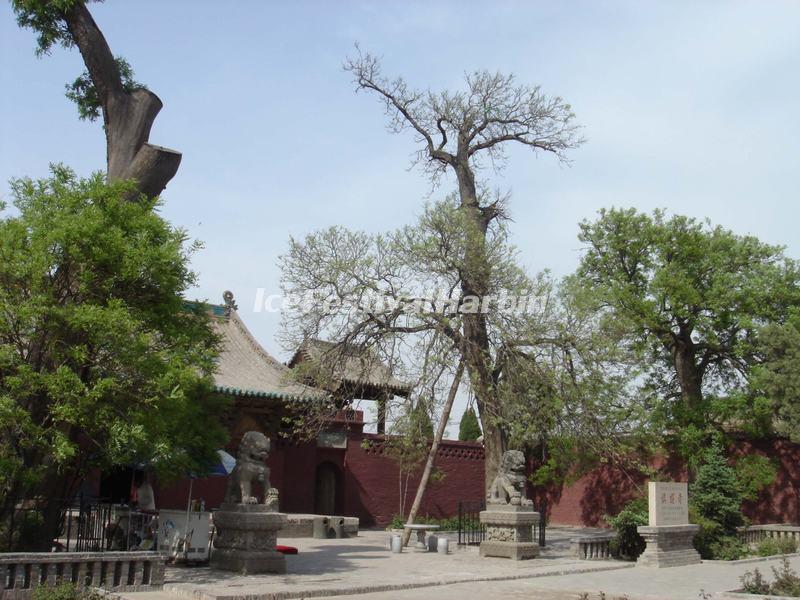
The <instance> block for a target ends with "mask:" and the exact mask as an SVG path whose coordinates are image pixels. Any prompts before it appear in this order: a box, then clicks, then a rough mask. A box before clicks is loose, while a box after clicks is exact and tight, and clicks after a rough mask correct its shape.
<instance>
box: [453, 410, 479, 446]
mask: <svg viewBox="0 0 800 600" xmlns="http://www.w3.org/2000/svg"><path fill="white" fill-rule="evenodd" d="M479 437H481V426H480V424H479V423H478V416H477V415H476V414H475V409H474V408H472V407H471V406H470V407H468V408H467V410H465V411H464V416H463V417H461V423H459V425H458V439H459V440H461V441H464V442H467V441H469V442H474V441H475V440H477V439H478V438H479Z"/></svg>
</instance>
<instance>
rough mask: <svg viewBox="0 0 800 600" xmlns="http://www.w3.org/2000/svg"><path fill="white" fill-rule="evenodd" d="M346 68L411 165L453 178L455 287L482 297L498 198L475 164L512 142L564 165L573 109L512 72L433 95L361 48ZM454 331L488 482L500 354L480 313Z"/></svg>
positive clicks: (469, 78) (496, 448) (501, 442)
mask: <svg viewBox="0 0 800 600" xmlns="http://www.w3.org/2000/svg"><path fill="white" fill-rule="evenodd" d="M344 68H345V70H346V71H348V72H350V73H352V75H353V78H354V82H355V85H356V90H357V91H359V90H364V91H367V92H370V93H374V94H376V95H377V96H378V97H379V99H380V100H381V101H382V102H383V104H384V107H385V110H386V114H387V116H388V117H389V129H390V131H392V132H394V133H399V132H401V131H404V130H407V129H410V130H412V131H413V132H414V134H415V139H416V142H417V143H418V145H419V148H418V151H417V154H416V160H415V164H419V165H420V166H422V167H423V169H424V170H425V172H426V173H427V174H428V175H429V176H430V177H431V180H432V182H433V184H434V185H436V184H437V183H438V181H439V178H440V177H441V176H442V175H443V174H444V173H447V172H448V171H449V172H451V173H453V174H454V175H455V177H456V180H457V183H458V210H459V212H460V213H461V214H462V215H463V217H464V218H463V221H462V222H463V224H464V226H465V237H464V240H465V245H464V256H463V263H462V265H461V267H462V269H461V272H460V277H459V282H458V285H459V286H460V288H461V292H462V294H463V296H464V297H468V296H469V297H477V298H480V299H482V298H484V297H485V296H486V295H487V294H488V293H489V289H490V286H491V280H492V272H493V269H494V266H493V265H492V263H491V262H490V260H489V256H490V252H489V251H488V249H487V232H488V231H489V229H490V226H491V224H492V223H493V222H495V221H496V220H497V219H498V218H500V217H502V215H503V204H504V197H502V196H499V195H496V196H493V197H491V198H489V197H488V195H487V194H482V193H480V182H478V181H477V180H476V173H477V172H478V171H479V170H480V169H481V166H482V164H481V161H482V160H483V161H485V160H488V161H489V162H490V163H491V165H492V166H493V167H494V169H495V170H497V169H499V168H502V166H503V164H504V162H505V159H506V156H505V152H504V149H505V147H506V145H507V144H508V143H518V144H522V145H524V146H527V147H529V148H530V149H531V150H532V151H534V152H536V151H543V152H547V153H550V154H553V155H554V156H555V157H556V158H557V159H558V160H559V161H562V162H566V161H567V151H568V150H570V149H573V148H576V147H577V146H579V145H580V144H581V143H582V141H583V140H582V139H581V137H580V135H579V131H578V126H577V125H576V124H575V122H574V114H573V112H572V110H571V107H570V106H569V105H568V104H566V103H565V102H564V101H563V100H562V99H561V98H559V97H553V98H549V97H547V96H545V95H543V94H542V93H541V91H540V89H539V87H538V86H536V87H528V86H524V85H517V84H516V82H515V79H514V76H513V75H502V74H500V73H494V74H493V73H490V72H487V71H482V72H476V73H472V74H468V75H466V84H467V85H466V90H464V91H458V92H449V91H444V92H438V93H437V92H433V91H420V90H414V89H412V88H410V87H409V86H408V84H407V83H406V82H405V81H404V80H403V79H402V78H398V79H394V80H390V79H387V78H386V77H384V76H383V74H382V73H381V66H380V61H379V60H378V59H377V58H376V57H374V56H372V55H370V54H364V53H361V51H360V50H359V51H358V55H357V56H356V57H354V58H349V59H348V60H347V61H346V63H345V67H344ZM454 333H455V335H453V336H452V337H453V339H454V341H456V343H457V346H458V348H459V351H460V352H461V353H462V355H463V358H464V363H465V365H466V369H467V372H468V374H469V376H470V380H471V384H472V387H473V389H474V392H475V399H476V405H477V407H478V411H479V415H480V418H481V423H482V425H483V431H484V439H485V445H486V473H487V482H488V481H490V480H491V479H490V478H491V476H492V475H493V473H494V472H495V471H496V470H497V468H498V466H499V464H500V458H501V456H502V453H503V451H504V450H505V449H506V445H507V440H506V436H505V435H504V433H503V430H502V429H501V428H500V427H499V426H498V424H497V421H498V419H499V418H500V416H501V415H500V406H499V396H498V392H497V386H498V381H499V378H500V376H501V374H502V371H503V355H502V353H494V352H493V349H492V342H491V340H490V331H489V326H488V323H487V317H486V315H485V314H484V313H482V312H480V311H478V312H474V313H470V314H465V315H464V316H463V319H461V322H460V330H459V331H457V332H454Z"/></svg>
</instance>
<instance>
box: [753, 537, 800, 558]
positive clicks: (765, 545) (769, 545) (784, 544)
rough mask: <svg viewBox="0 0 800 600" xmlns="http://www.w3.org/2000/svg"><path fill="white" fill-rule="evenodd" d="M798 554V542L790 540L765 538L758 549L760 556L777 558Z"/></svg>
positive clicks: (757, 552)
mask: <svg viewBox="0 0 800 600" xmlns="http://www.w3.org/2000/svg"><path fill="white" fill-rule="evenodd" d="M795 552H797V542H796V541H795V540H793V539H790V538H764V539H763V540H761V541H760V542H759V543H758V546H757V547H756V554H758V555H759V556H777V555H779V554H793V553H795Z"/></svg>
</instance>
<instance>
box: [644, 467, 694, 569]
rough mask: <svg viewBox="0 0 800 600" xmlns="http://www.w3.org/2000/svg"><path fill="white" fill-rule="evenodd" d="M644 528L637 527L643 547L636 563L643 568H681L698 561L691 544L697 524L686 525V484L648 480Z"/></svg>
mask: <svg viewBox="0 0 800 600" xmlns="http://www.w3.org/2000/svg"><path fill="white" fill-rule="evenodd" d="M647 490H648V507H649V519H648V525H647V526H643V527H637V529H636V530H637V531H638V532H639V535H641V536H642V537H643V538H644V541H645V542H646V543H647V547H646V548H645V551H644V552H643V553H642V555H641V556H640V557H639V559H638V560H637V561H636V562H637V564H640V565H642V566H645V567H681V566H684V565H694V564H697V563H699V562H700V555H699V554H698V553H697V550H695V549H694V546H693V545H692V540H693V539H694V536H695V534H696V533H697V532H698V531H699V529H700V526H699V525H691V524H690V523H689V497H688V485H687V484H686V483H678V482H660V481H651V482H649V483H648V485H647Z"/></svg>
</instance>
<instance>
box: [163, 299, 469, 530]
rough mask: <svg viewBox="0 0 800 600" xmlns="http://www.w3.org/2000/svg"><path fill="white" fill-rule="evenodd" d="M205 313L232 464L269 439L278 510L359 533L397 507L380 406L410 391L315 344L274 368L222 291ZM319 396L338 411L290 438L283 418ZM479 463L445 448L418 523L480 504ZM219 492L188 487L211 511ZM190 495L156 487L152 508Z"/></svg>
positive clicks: (221, 482) (363, 360) (354, 355)
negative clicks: (369, 411) (341, 522)
mask: <svg viewBox="0 0 800 600" xmlns="http://www.w3.org/2000/svg"><path fill="white" fill-rule="evenodd" d="M210 311H211V313H212V315H213V319H214V327H215V329H216V331H217V332H218V333H219V334H220V337H221V339H222V345H221V352H220V356H219V359H218V365H217V370H216V373H215V376H214V384H215V389H216V392H217V393H220V394H225V395H226V396H229V397H230V399H231V408H230V411H229V413H228V414H227V415H225V419H226V424H227V427H228V429H229V431H230V440H229V444H228V447H227V448H226V449H227V451H228V452H229V453H231V454H234V455H235V453H236V448H237V446H238V444H239V440H240V439H241V436H242V435H243V434H244V433H245V432H247V431H251V430H255V431H261V432H262V433H264V434H266V435H267V436H268V437H269V438H270V439H271V440H272V451H271V453H270V456H269V459H268V461H267V464H268V466H269V467H270V470H271V476H270V479H271V483H272V485H273V486H274V487H276V488H277V489H278V490H279V493H280V509H281V511H284V512H289V513H314V514H326V515H342V516H353V517H358V518H359V519H360V521H361V524H362V526H370V525H376V524H377V525H383V524H386V523H388V522H389V521H390V520H391V519H392V517H393V516H394V515H395V514H397V513H398V512H399V510H400V505H401V502H400V491H399V486H398V482H399V478H400V473H399V471H398V467H397V464H396V463H395V461H394V460H392V459H391V458H390V457H388V456H386V455H384V452H383V449H384V444H385V436H384V432H385V422H386V410H385V407H386V403H387V401H388V400H389V399H391V398H392V397H393V396H395V395H397V396H407V395H408V394H409V392H410V386H409V385H407V384H405V383H403V382H402V381H399V380H398V379H397V378H395V377H394V376H393V375H392V372H391V370H390V369H389V368H388V367H387V366H386V365H385V364H382V363H381V362H380V361H379V360H377V358H376V357H375V356H374V355H372V354H369V353H363V352H357V351H356V350H355V349H347V348H345V349H344V351H343V352H336V353H334V352H333V350H334V345H333V344H331V343H329V342H325V341H322V340H308V341H307V342H306V343H304V344H303V345H301V347H300V348H298V350H297V351H296V352H295V353H294V355H293V356H292V358H291V360H290V361H289V363H288V365H287V364H284V363H282V362H280V361H279V360H278V359H276V358H275V357H273V356H272V355H271V354H270V353H269V352H267V351H266V350H265V349H264V348H263V347H262V346H261V344H259V343H258V341H257V340H256V339H255V337H254V336H253V335H252V333H250V331H249V330H248V329H247V326H246V325H245V323H244V321H243V320H242V318H241V317H240V315H239V313H238V312H237V307H236V304H235V302H234V299H233V296H232V294H230V292H226V293H225V295H224V303H223V304H221V305H212V306H210ZM339 350H341V349H339ZM334 356H335V358H336V360H335V362H332V361H333V360H334ZM326 397H327V398H331V399H333V400H334V401H335V402H336V404H338V406H339V408H340V410H339V411H338V412H337V414H336V416H335V417H334V418H332V419H326V420H325V422H324V423H323V424H321V426H320V428H319V431H318V433H317V434H316V436H315V437H313V438H312V439H310V440H301V439H298V438H296V437H295V436H292V435H291V432H292V428H291V426H290V425H287V422H286V421H287V419H291V418H298V417H300V418H302V415H304V408H305V407H306V406H307V403H311V402H314V401H315V400H319V399H321V398H326ZM363 400H366V401H374V402H375V405H376V411H375V412H376V415H377V424H376V428H377V431H378V432H377V433H374V434H373V433H366V432H365V431H364V425H365V423H364V415H363V411H361V410H357V409H354V408H353V406H355V405H356V402H357V401H363ZM483 456H484V454H483V447H482V445H481V444H478V443H475V442H457V441H445V442H444V443H443V444H442V445H441V446H440V450H439V457H438V459H437V466H438V467H439V469H440V470H441V471H442V472H444V473H446V479H447V485H446V486H445V485H443V484H441V485H440V484H432V485H431V486H430V487H429V491H428V493H427V494H426V496H427V497H426V502H425V504H424V505H423V514H430V515H431V516H441V517H444V516H450V515H453V514H455V513H456V512H457V510H458V506H457V503H458V501H459V500H476V499H480V498H481V497H482V496H483ZM412 479H413V478H412ZM225 485H226V478H225V477H206V478H199V479H195V480H194V482H193V484H192V496H193V497H194V498H196V499H198V500H202V501H203V503H204V504H205V506H206V507H208V508H216V507H218V506H219V505H220V504H221V503H222V499H223V496H224V493H225ZM188 491H189V481H188V479H186V480H182V481H178V482H174V483H171V484H167V485H163V486H156V500H157V504H158V506H159V508H185V507H186V502H187V494H188ZM415 491H416V485H410V486H408V489H407V491H406V493H405V495H406V498H405V499H404V502H403V505H405V506H409V505H410V503H411V500H413V495H414V493H415Z"/></svg>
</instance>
